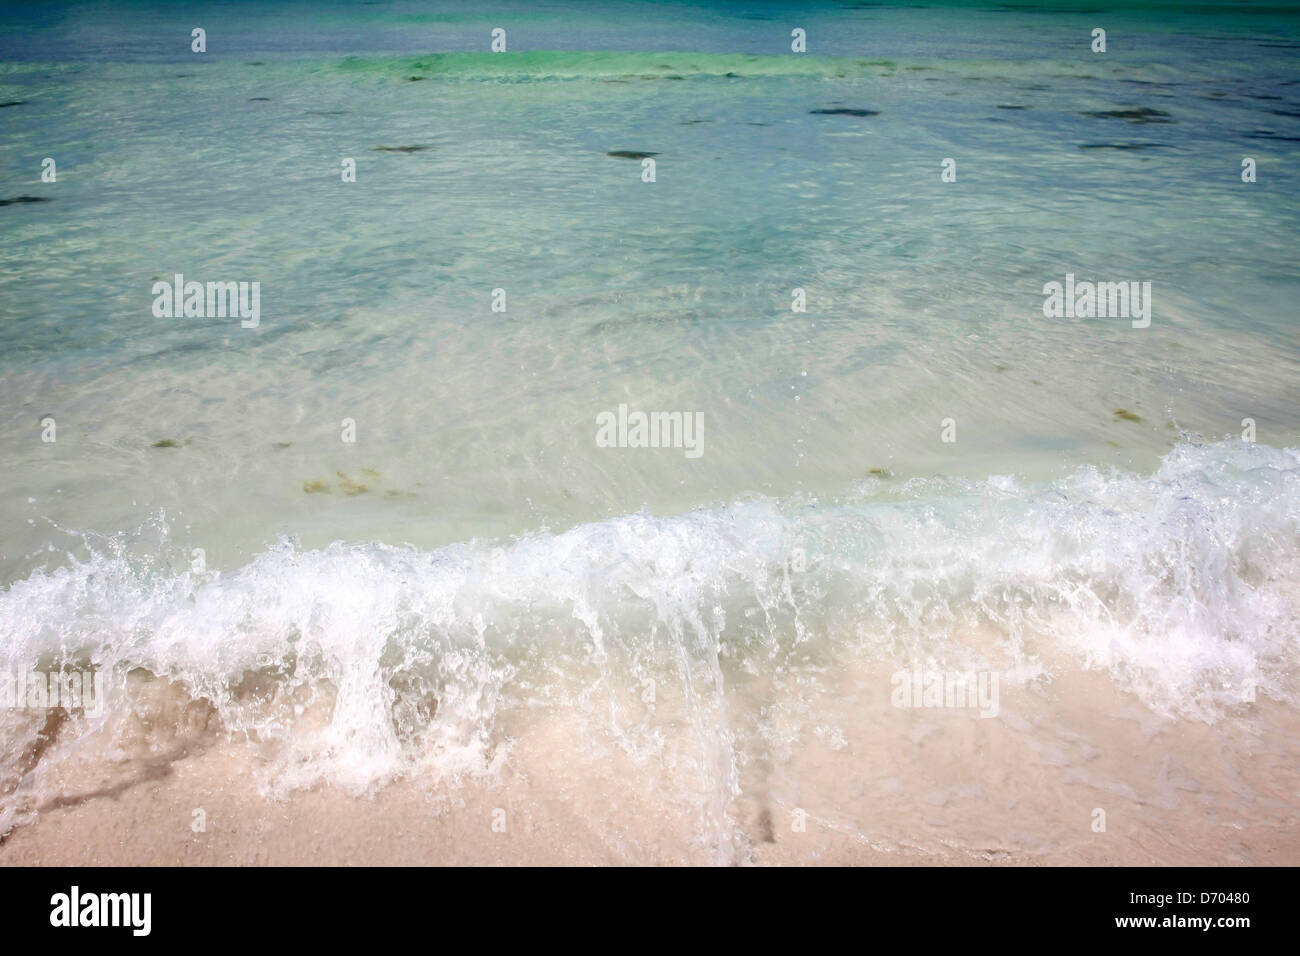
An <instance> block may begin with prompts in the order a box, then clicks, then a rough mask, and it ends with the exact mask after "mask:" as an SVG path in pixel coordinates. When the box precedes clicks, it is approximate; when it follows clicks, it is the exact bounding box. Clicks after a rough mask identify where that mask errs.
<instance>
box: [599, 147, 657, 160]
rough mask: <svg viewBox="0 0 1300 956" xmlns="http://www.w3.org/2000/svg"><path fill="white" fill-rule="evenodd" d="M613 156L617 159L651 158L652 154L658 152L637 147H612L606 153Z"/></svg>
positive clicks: (654, 154) (655, 154)
mask: <svg viewBox="0 0 1300 956" xmlns="http://www.w3.org/2000/svg"><path fill="white" fill-rule="evenodd" d="M605 155H606V156H613V157H614V158H615V159H649V158H650V157H651V156H658V155H659V154H658V153H645V152H641V151H640V150H636V149H612V150H610V151H609V152H607V153H606V154H605Z"/></svg>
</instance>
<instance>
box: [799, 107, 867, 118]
mask: <svg viewBox="0 0 1300 956" xmlns="http://www.w3.org/2000/svg"><path fill="white" fill-rule="evenodd" d="M808 112H809V113H812V114H814V115H816V116H879V115H880V111H879V110H855V109H848V108H846V107H838V108H836V109H830V110H809V111H808Z"/></svg>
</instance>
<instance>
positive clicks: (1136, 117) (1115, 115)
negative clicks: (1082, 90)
mask: <svg viewBox="0 0 1300 956" xmlns="http://www.w3.org/2000/svg"><path fill="white" fill-rule="evenodd" d="M1080 115H1082V116H1095V117H1096V118H1097V119H1122V120H1128V121H1129V122H1130V123H1135V124H1137V125H1142V124H1144V123H1173V122H1175V120H1173V119H1172V118H1171V117H1170V116H1169V114H1168V113H1166V112H1165V111H1164V110H1155V109H1152V108H1151V107H1149V106H1135V107H1133V108H1131V109H1124V110H1085V111H1084V112H1083V113H1081V114H1080Z"/></svg>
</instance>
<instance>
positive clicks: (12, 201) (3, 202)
mask: <svg viewBox="0 0 1300 956" xmlns="http://www.w3.org/2000/svg"><path fill="white" fill-rule="evenodd" d="M51 201H52V200H49V199H46V198H45V197H44V196H13V197H11V198H9V199H0V206H14V205H17V204H18V203H24V202H51Z"/></svg>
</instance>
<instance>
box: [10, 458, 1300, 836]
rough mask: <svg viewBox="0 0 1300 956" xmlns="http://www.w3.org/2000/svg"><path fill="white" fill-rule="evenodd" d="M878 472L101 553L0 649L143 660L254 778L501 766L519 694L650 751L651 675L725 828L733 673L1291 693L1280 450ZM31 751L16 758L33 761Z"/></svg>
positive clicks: (1295, 535)
mask: <svg viewBox="0 0 1300 956" xmlns="http://www.w3.org/2000/svg"><path fill="white" fill-rule="evenodd" d="M878 490H879V488H878V486H876V487H874V488H873V487H867V488H864V489H862V490H861V491H860V493H859V494H857V495H856V496H854V497H852V498H850V499H846V500H842V501H837V502H814V501H801V502H795V501H784V502H783V501H775V500H769V499H757V500H749V501H743V502H738V503H735V504H732V505H730V506H727V507H721V508H716V509H711V510H700V511H696V512H693V513H690V514H685V515H678V516H671V517H657V516H651V515H644V514H637V515H627V516H623V517H619V518H615V519H611V520H606V521H601V522H597V523H592V524H586V525H581V526H578V527H575V528H572V529H570V530H568V531H564V532H562V533H558V534H552V533H536V534H530V535H525V536H522V537H520V538H518V539H516V540H513V541H498V542H477V541H476V542H470V543H465V544H458V545H454V546H450V547H445V548H440V549H437V550H433V551H422V550H419V549H415V548H411V547H397V546H390V545H386V544H378V543H370V544H352V545H349V544H342V543H338V544H334V545H331V546H330V547H327V548H324V549H322V550H313V551H304V550H300V549H299V548H297V547H296V546H295V545H294V544H293V543H291V542H281V543H280V544H279V545H277V546H276V547H273V548H271V549H269V550H267V551H265V552H264V553H262V554H260V555H259V556H258V557H257V558H256V559H254V560H253V561H252V562H250V563H248V564H247V565H245V566H243V567H240V568H236V569H233V570H222V571H212V572H209V573H206V574H198V575H196V574H194V573H192V572H190V571H179V572H178V571H175V570H173V569H171V568H170V566H169V565H167V563H166V561H165V560H164V558H162V557H159V558H157V559H155V560H151V561H141V560H139V559H137V558H132V557H129V556H128V555H127V553H126V552H125V551H124V550H116V551H115V550H114V549H111V548H106V549H96V550H94V551H92V553H91V555H90V557H89V558H88V559H86V560H76V559H72V558H70V559H69V560H68V562H67V563H66V564H64V565H63V566H60V567H58V568H55V569H53V570H51V571H40V572H36V573H33V574H32V575H31V576H29V577H28V578H26V579H24V580H21V581H17V582H15V583H13V584H12V585H10V586H9V587H8V588H6V589H5V590H4V591H3V592H0V634H3V637H4V639H3V642H0V670H7V671H11V672H21V671H24V670H26V671H32V670H37V669H45V670H48V669H50V668H51V667H52V666H55V665H59V664H60V663H66V662H77V663H78V664H79V665H80V666H87V665H89V666H93V667H95V668H97V669H99V670H101V671H103V672H105V673H107V674H109V675H110V681H109V686H110V688H112V687H114V686H118V687H120V686H122V685H123V684H124V683H125V681H126V677H127V675H128V673H131V672H133V671H135V670H136V669H140V668H143V669H145V670H146V671H148V672H149V673H151V674H153V675H156V676H157V677H159V678H165V679H167V680H170V681H174V682H179V683H180V685H181V686H183V687H184V688H185V692H186V693H187V694H188V695H189V696H191V697H193V698H205V699H207V700H209V701H211V702H212V704H213V705H215V710H216V713H217V715H218V716H219V717H220V721H221V727H222V729H223V732H225V733H228V734H232V735H235V736H242V735H247V736H248V737H249V738H250V739H252V740H255V741H257V742H258V743H259V744H260V745H263V746H266V747H268V748H269V750H268V753H269V754H271V756H272V757H273V759H272V760H271V761H270V762H269V766H270V768H271V770H270V772H269V774H268V778H267V782H268V785H269V786H271V787H273V788H292V787H296V786H305V785H309V784H312V783H315V782H318V781H321V780H326V781H330V782H332V783H335V784H338V785H341V786H344V787H346V788H348V789H349V790H351V791H353V792H364V791H367V790H368V789H370V788H372V787H374V786H375V785H377V784H379V783H381V782H383V781H385V780H388V779H392V778H393V777H394V776H397V775H402V774H405V773H410V772H412V771H415V772H418V773H419V774H421V775H428V776H430V777H431V778H434V779H443V780H448V779H455V778H456V777H457V776H458V775H461V774H466V773H470V774H485V773H488V774H490V773H492V772H493V771H494V769H496V768H497V767H499V766H500V765H501V763H502V762H503V761H506V760H508V759H509V751H508V737H509V735H508V733H507V732H506V731H505V730H504V729H503V727H502V721H503V719H505V715H508V714H509V713H511V712H516V713H519V712H524V713H527V712H532V713H538V712H539V711H540V710H546V709H549V710H552V711H564V710H565V709H570V710H573V711H575V712H581V713H582V714H583V715H584V719H587V720H590V721H594V722H597V723H600V724H602V725H603V726H604V727H605V729H607V730H611V731H612V732H613V733H614V735H615V737H616V738H617V739H619V740H621V741H622V743H623V746H624V747H625V749H627V750H628V751H629V752H635V751H636V750H637V748H638V747H644V748H648V749H647V752H649V750H653V749H654V747H655V746H657V744H656V741H657V740H658V738H657V737H656V734H657V730H656V729H655V728H654V727H653V726H651V725H650V724H648V723H647V722H646V720H645V719H643V717H641V716H638V711H637V707H638V706H640V705H639V702H640V701H641V700H643V699H644V687H646V686H647V685H650V686H655V687H657V688H658V689H659V690H658V692H659V694H660V696H661V699H663V700H671V699H676V700H679V701H680V702H681V706H682V713H684V714H685V715H686V719H687V723H688V724H689V734H690V736H691V737H692V738H693V739H694V741H695V744H696V745H697V747H698V750H697V752H696V754H695V758H694V759H697V761H698V771H699V773H700V775H701V777H702V778H703V779H705V780H711V781H712V783H711V785H712V786H713V787H714V788H715V794H714V796H713V797H712V798H711V800H712V802H711V804H710V806H709V807H706V808H705V809H704V810H703V811H702V812H704V813H705V814H706V816H710V817H711V819H712V820H713V821H714V823H715V824H716V823H718V822H719V821H721V820H722V818H723V815H724V813H725V808H726V805H727V803H728V802H729V801H730V800H731V798H732V797H734V796H735V795H736V793H737V792H738V791H737V788H738V785H737V783H736V778H737V768H736V761H735V757H734V755H732V754H731V750H730V742H729V741H730V736H729V735H730V731H729V730H728V727H729V726H731V725H732V724H734V723H735V722H736V721H737V720H743V713H741V711H742V710H743V708H744V707H746V706H748V705H747V704H745V703H744V702H743V699H742V698H740V697H736V696H734V695H735V693H736V691H735V688H736V687H737V686H738V685H743V684H744V683H746V682H747V681H750V680H751V679H753V676H754V675H760V676H766V677H772V676H773V675H790V674H792V673H793V674H800V673H802V674H804V676H805V677H806V678H807V681H810V682H812V683H813V684H815V683H816V682H817V680H818V677H817V675H818V674H819V673H821V671H820V670H819V668H824V667H825V666H826V664H827V662H828V661H834V660H835V659H837V656H838V655H841V654H850V653H851V654H853V655H854V656H855V657H856V658H857V659H859V660H879V661H893V662H898V663H904V664H907V663H910V662H923V663H925V664H926V665H927V666H931V667H934V666H948V667H954V668H960V669H975V668H981V667H990V666H991V667H995V668H997V669H998V670H999V671H1001V672H1002V673H1003V674H1004V677H1005V679H1008V680H1012V681H1014V680H1017V679H1018V680H1020V681H1022V682H1023V681H1025V680H1050V679H1051V678H1053V677H1055V676H1059V675H1061V674H1062V673H1063V672H1064V671H1067V670H1079V669H1084V668H1096V669H1103V670H1104V671H1106V672H1108V673H1109V674H1110V675H1111V676H1112V677H1113V679H1114V681H1115V682H1116V683H1117V685H1118V686H1119V688H1120V689H1121V690H1123V691H1126V692H1130V693H1132V694H1134V695H1136V696H1137V697H1138V698H1139V699H1140V700H1141V701H1142V702H1143V703H1144V704H1145V705H1146V706H1147V707H1148V708H1150V709H1151V710H1153V711H1156V712H1160V713H1163V714H1166V715H1170V716H1174V717H1179V718H1183V719H1194V720H1207V721H1214V720H1216V719H1217V718H1218V717H1219V716H1221V715H1222V714H1223V713H1224V712H1225V710H1226V709H1227V708H1231V707H1234V706H1238V705H1241V704H1243V703H1244V702H1248V701H1249V700H1250V699H1251V695H1252V692H1253V693H1259V694H1266V695H1269V696H1272V697H1278V698H1283V699H1289V697H1290V693H1291V691H1290V687H1291V686H1292V684H1291V680H1290V677H1291V673H1292V668H1293V666H1294V661H1295V656H1296V649H1297V637H1298V636H1300V591H1298V590H1297V588H1296V582H1297V580H1300V574H1298V572H1300V456H1298V455H1297V453H1296V452H1295V451H1293V450H1278V449H1274V448H1270V447H1267V446H1255V445H1248V444H1244V443H1219V444H1211V445H1201V444H1183V445H1180V446H1179V447H1178V448H1176V449H1175V450H1174V451H1172V452H1171V453H1170V454H1169V455H1168V456H1167V457H1166V458H1165V460H1164V462H1163V464H1162V466H1161V467H1160V468H1159V470H1158V471H1157V472H1156V473H1155V474H1154V475H1151V476H1149V477H1143V476H1137V475H1132V474H1109V475H1107V474H1102V473H1100V472H1098V471H1096V470H1094V469H1081V470H1079V471H1078V472H1076V473H1075V474H1074V475H1072V476H1070V477H1068V478H1066V479H1064V480H1061V481H1058V482H1056V483H1054V484H1051V485H1048V486H1040V487H1021V486H1020V485H1018V484H1016V483H1015V482H1008V481H1006V480H1000V479H999V480H989V481H988V482H984V483H972V482H964V481H963V482H954V481H944V480H937V479H936V480H930V481H924V482H913V483H910V484H909V485H908V486H907V487H906V489H905V490H904V492H903V493H902V494H900V495H893V496H889V497H884V496H881V495H879V494H878ZM800 552H801V553H800ZM792 555H798V557H797V558H796V559H794V560H792ZM800 568H802V569H803V570H800ZM976 633H992V634H993V635H995V638H996V639H995V640H994V641H992V643H990V644H988V645H987V646H986V645H981V644H979V643H978V642H972V641H970V640H968V636H969V635H972V634H976ZM650 682H653V684H652V685H651V684H650ZM775 686H777V688H778V689H777V691H775V693H777V694H780V693H787V694H798V693H802V691H799V690H798V689H797V688H798V687H799V682H798V681H790V682H783V681H782V680H776V681H775ZM1252 688H1253V689H1254V690H1253V691H1252ZM108 711H109V713H108V714H106V715H104V716H102V717H99V718H93V719H92V718H90V717H86V718H79V719H84V720H85V721H86V726H87V727H88V728H93V727H94V726H100V725H102V726H111V724H112V721H113V720H114V717H113V713H112V711H113V698H112V694H111V691H110V696H109V707H108ZM814 716H815V715H814ZM6 719H7V720H9V721H10V723H11V725H13V726H11V728H10V731H11V733H18V732H19V730H18V729H15V728H16V727H17V726H18V725H16V724H14V720H15V719H16V718H14V716H13V715H12V714H11V715H9V716H8V717H7V718H6ZM95 720H98V721H99V722H100V723H99V724H96V723H95ZM814 722H815V721H814ZM22 727H24V728H26V729H25V730H23V731H22V732H23V733H25V734H27V735H28V737H29V739H30V735H31V734H34V733H35V732H36V730H37V729H38V728H37V726H36V725H35V724H34V723H32V722H30V721H29V722H28V723H27V724H23V725H22ZM20 744H21V741H19V742H16V743H15V742H13V741H12V740H11V746H9V748H8V750H7V755H6V757H5V759H6V760H7V762H8V763H7V766H6V768H5V769H6V770H7V771H8V772H9V774H10V775H11V776H12V775H15V774H16V775H19V776H21V775H22V774H23V773H25V772H27V768H25V767H23V766H19V760H20V757H21V753H22V752H23V750H24V748H23V746H21V745H20ZM0 822H2V821H0Z"/></svg>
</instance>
